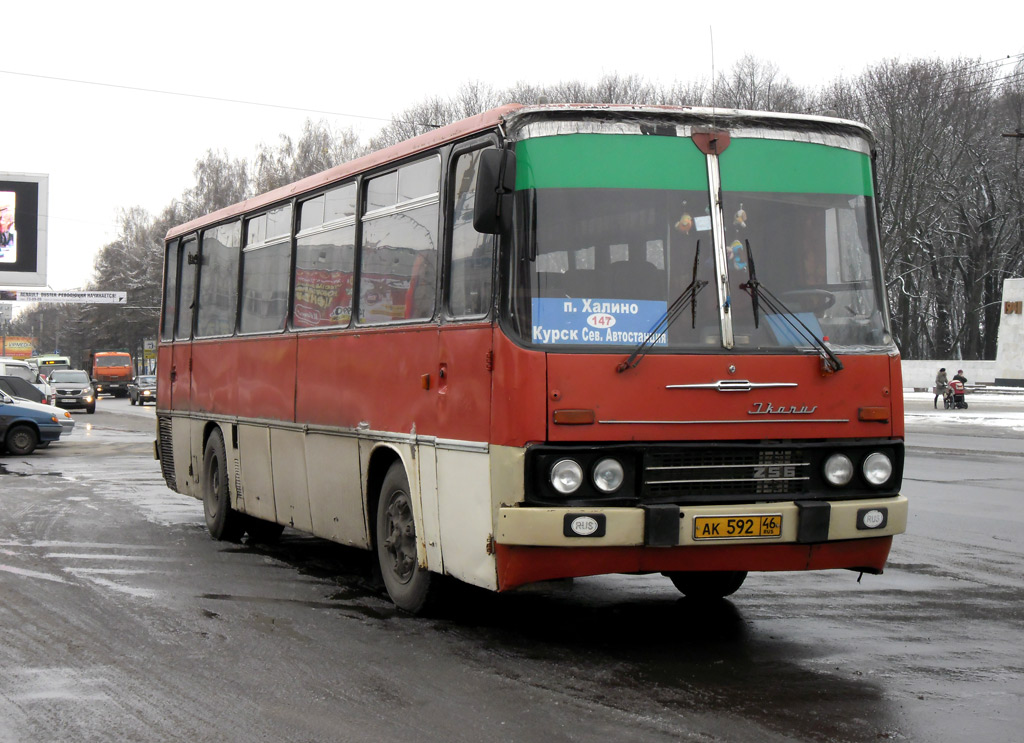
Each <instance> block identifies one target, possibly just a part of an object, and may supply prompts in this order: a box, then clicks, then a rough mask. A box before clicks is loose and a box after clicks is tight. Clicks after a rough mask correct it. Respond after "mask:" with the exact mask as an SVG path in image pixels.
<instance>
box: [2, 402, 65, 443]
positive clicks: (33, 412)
mask: <svg viewBox="0 0 1024 743" xmlns="http://www.w3.org/2000/svg"><path fill="white" fill-rule="evenodd" d="M59 412H60V411H57V410H54V409H53V407H52V406H50V405H40V404H39V403H32V402H18V401H17V400H15V399H14V398H13V397H11V396H10V395H8V394H7V393H6V392H0V444H2V448H3V449H6V450H7V451H8V452H10V453H11V454H14V455H17V456H24V455H26V454H31V453H32V452H34V451H35V450H36V447H38V446H48V445H49V444H51V443H53V442H54V441H57V440H58V439H59V438H60V435H61V433H63V430H64V429H63V427H62V426H61V424H60V419H59V418H58V417H57V414H58V413H59Z"/></svg>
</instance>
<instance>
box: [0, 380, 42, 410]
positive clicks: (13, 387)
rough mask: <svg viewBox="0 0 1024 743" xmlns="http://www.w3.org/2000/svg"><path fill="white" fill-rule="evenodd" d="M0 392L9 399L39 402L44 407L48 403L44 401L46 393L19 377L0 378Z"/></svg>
mask: <svg viewBox="0 0 1024 743" xmlns="http://www.w3.org/2000/svg"><path fill="white" fill-rule="evenodd" d="M0 390H3V391H4V392H6V393H7V394H8V395H10V396H11V397H21V398H24V399H25V400H31V401H32V402H40V403H43V404H44V405H45V404H47V403H49V402H50V401H49V400H48V399H46V393H45V392H42V391H41V390H40V389H39V388H38V387H36V386H35V385H34V384H32V383H31V382H27V381H25V380H24V379H22V378H21V377H14V376H0Z"/></svg>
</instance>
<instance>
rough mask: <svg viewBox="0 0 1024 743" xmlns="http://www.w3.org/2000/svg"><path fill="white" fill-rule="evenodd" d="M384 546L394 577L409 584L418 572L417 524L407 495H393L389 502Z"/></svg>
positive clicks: (400, 493)
mask: <svg viewBox="0 0 1024 743" xmlns="http://www.w3.org/2000/svg"><path fill="white" fill-rule="evenodd" d="M383 545H384V552H385V553H386V554H387V556H388V561H389V563H390V566H391V573H392V575H394V577H395V578H396V579H397V580H398V581H400V582H401V583H408V582H409V581H410V580H412V577H413V574H414V573H415V572H416V523H415V521H414V520H413V515H412V503H411V501H410V500H409V495H408V494H407V493H403V492H401V491H399V492H396V493H393V494H392V496H391V500H390V501H389V502H388V508H387V512H386V517H385V521H384V542H383Z"/></svg>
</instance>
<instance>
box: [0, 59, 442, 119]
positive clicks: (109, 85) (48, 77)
mask: <svg viewBox="0 0 1024 743" xmlns="http://www.w3.org/2000/svg"><path fill="white" fill-rule="evenodd" d="M0 74H3V75H15V76H17V77H30V78H35V79H38V80H53V81H56V82H62V83H72V84H74V85H94V86H96V87H100V88H113V89H115V90H131V91H134V92H137V93H153V94H156V95H173V96H178V97H180V98H195V99H198V100H204V101H216V102H218V103H233V104H237V105H242V106H260V107H262V108H276V109H278V110H282V111H299V112H301V113H312V114H319V115H321V116H339V117H348V118H353V119H367V120H369V121H384V122H387V123H397V122H399V121H400V120H398V119H392V118H384V117H380V116H365V115H363V114H350V113H341V112H338V111H323V110H320V109H315V108H303V107H301V106H285V105H283V104H280V103H264V102H262V101H247V100H243V99H240V98H223V97H220V96H215V95H201V94H199V93H182V92H180V91H176V90H161V89H159V88H143V87H140V86H135V85H121V84H118V83H104V82H97V81H96V80H79V79H76V78H71V77H58V76H56V75H40V74H37V73H34V72H17V71H15V70H0ZM404 123H411V124H416V123H418V122H404ZM420 125H421V126H434V127H436V125H435V124H420Z"/></svg>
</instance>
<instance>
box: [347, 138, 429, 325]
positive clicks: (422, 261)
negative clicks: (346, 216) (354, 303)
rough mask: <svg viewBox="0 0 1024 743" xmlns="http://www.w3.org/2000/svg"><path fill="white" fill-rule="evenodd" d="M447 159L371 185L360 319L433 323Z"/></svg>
mask: <svg viewBox="0 0 1024 743" xmlns="http://www.w3.org/2000/svg"><path fill="white" fill-rule="evenodd" d="M440 177H441V160H440V158H439V157H437V156H432V157H429V158H426V159H424V160H419V161H417V162H414V163H410V164H408V165H404V166H402V167H401V168H399V169H398V171H397V177H396V173H395V172H392V173H386V174H384V175H381V176H377V177H376V178H373V179H371V180H370V181H369V182H368V183H367V190H366V213H365V215H364V217H363V236H362V251H361V255H360V264H359V320H360V322H363V323H380V322H394V321H401V320H428V319H430V318H431V317H432V316H433V314H434V295H435V292H436V286H437V233H438V230H437V222H438V216H439V203H438V196H439V185H440Z"/></svg>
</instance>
